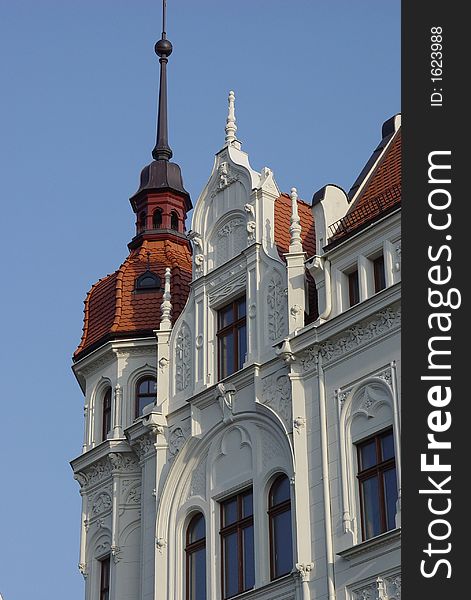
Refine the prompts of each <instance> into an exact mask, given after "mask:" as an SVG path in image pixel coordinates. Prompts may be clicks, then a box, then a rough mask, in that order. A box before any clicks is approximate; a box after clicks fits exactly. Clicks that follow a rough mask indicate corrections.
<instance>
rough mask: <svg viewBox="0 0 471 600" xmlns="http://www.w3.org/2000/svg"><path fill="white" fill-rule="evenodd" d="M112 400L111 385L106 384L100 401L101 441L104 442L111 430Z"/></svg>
mask: <svg viewBox="0 0 471 600" xmlns="http://www.w3.org/2000/svg"><path fill="white" fill-rule="evenodd" d="M112 402H113V393H112V389H111V386H108V387H107V388H106V390H105V393H104V394H103V398H102V401H101V441H102V442H104V441H105V440H107V439H108V434H109V433H111V432H112V431H113V422H112ZM108 417H109V427H108V428H107V427H106V425H107V420H108Z"/></svg>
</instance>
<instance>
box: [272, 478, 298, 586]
mask: <svg viewBox="0 0 471 600" xmlns="http://www.w3.org/2000/svg"><path fill="white" fill-rule="evenodd" d="M268 518H269V527H270V572H271V578H272V579H277V578H278V577H282V576H283V575H287V574H288V573H290V572H291V570H292V568H293V545H292V530H291V498H290V485H289V479H288V477H286V475H280V476H279V477H278V478H277V479H276V480H275V482H274V483H273V485H272V486H271V488H270V493H269V497H268Z"/></svg>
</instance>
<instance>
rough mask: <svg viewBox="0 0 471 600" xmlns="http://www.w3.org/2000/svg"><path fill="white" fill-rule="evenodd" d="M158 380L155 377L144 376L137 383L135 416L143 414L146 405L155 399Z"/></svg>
mask: <svg viewBox="0 0 471 600" xmlns="http://www.w3.org/2000/svg"><path fill="white" fill-rule="evenodd" d="M156 392H157V381H156V379H155V377H144V378H143V379H140V380H139V381H138V382H137V385H136V403H135V418H136V419H137V417H140V416H142V411H143V409H144V407H145V406H147V405H148V404H152V402H154V401H155V395H156Z"/></svg>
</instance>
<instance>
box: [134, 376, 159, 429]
mask: <svg viewBox="0 0 471 600" xmlns="http://www.w3.org/2000/svg"><path fill="white" fill-rule="evenodd" d="M150 380H152V381H153V382H154V385H155V391H154V392H153V393H147V394H140V393H139V387H140V386H141V385H142V384H143V383H144V382H145V381H150ZM134 390H135V392H134V418H135V419H138V418H139V417H142V413H140V411H139V399H140V398H153V399H154V400H155V397H156V390H157V378H156V377H155V375H142V376H141V377H139V379H138V380H137V381H136V385H135V388H134ZM147 404H150V402H148V403H147ZM147 404H144V406H143V407H142V409H144V407H145V406H147Z"/></svg>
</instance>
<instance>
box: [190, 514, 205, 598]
mask: <svg viewBox="0 0 471 600" xmlns="http://www.w3.org/2000/svg"><path fill="white" fill-rule="evenodd" d="M196 517H202V518H203V521H204V529H205V531H204V537H203V538H201V539H199V540H196V541H195V542H191V543H190V541H189V537H190V528H191V525H192V523H193V521H194V520H195V519H196ZM203 549H204V550H205V564H204V566H205V569H204V576H205V578H206V577H207V561H206V518H205V516H204V514H203V513H202V512H197V513H195V514H194V515H192V517H191V519H190V521H189V522H188V525H187V526H186V533H185V569H186V574H185V585H186V591H185V599H186V600H194V599H193V598H192V597H191V596H190V592H191V587H190V577H191V574H190V560H191V555H192V554H194V553H195V552H198V551H199V550H203ZM206 591H207V590H206Z"/></svg>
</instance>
